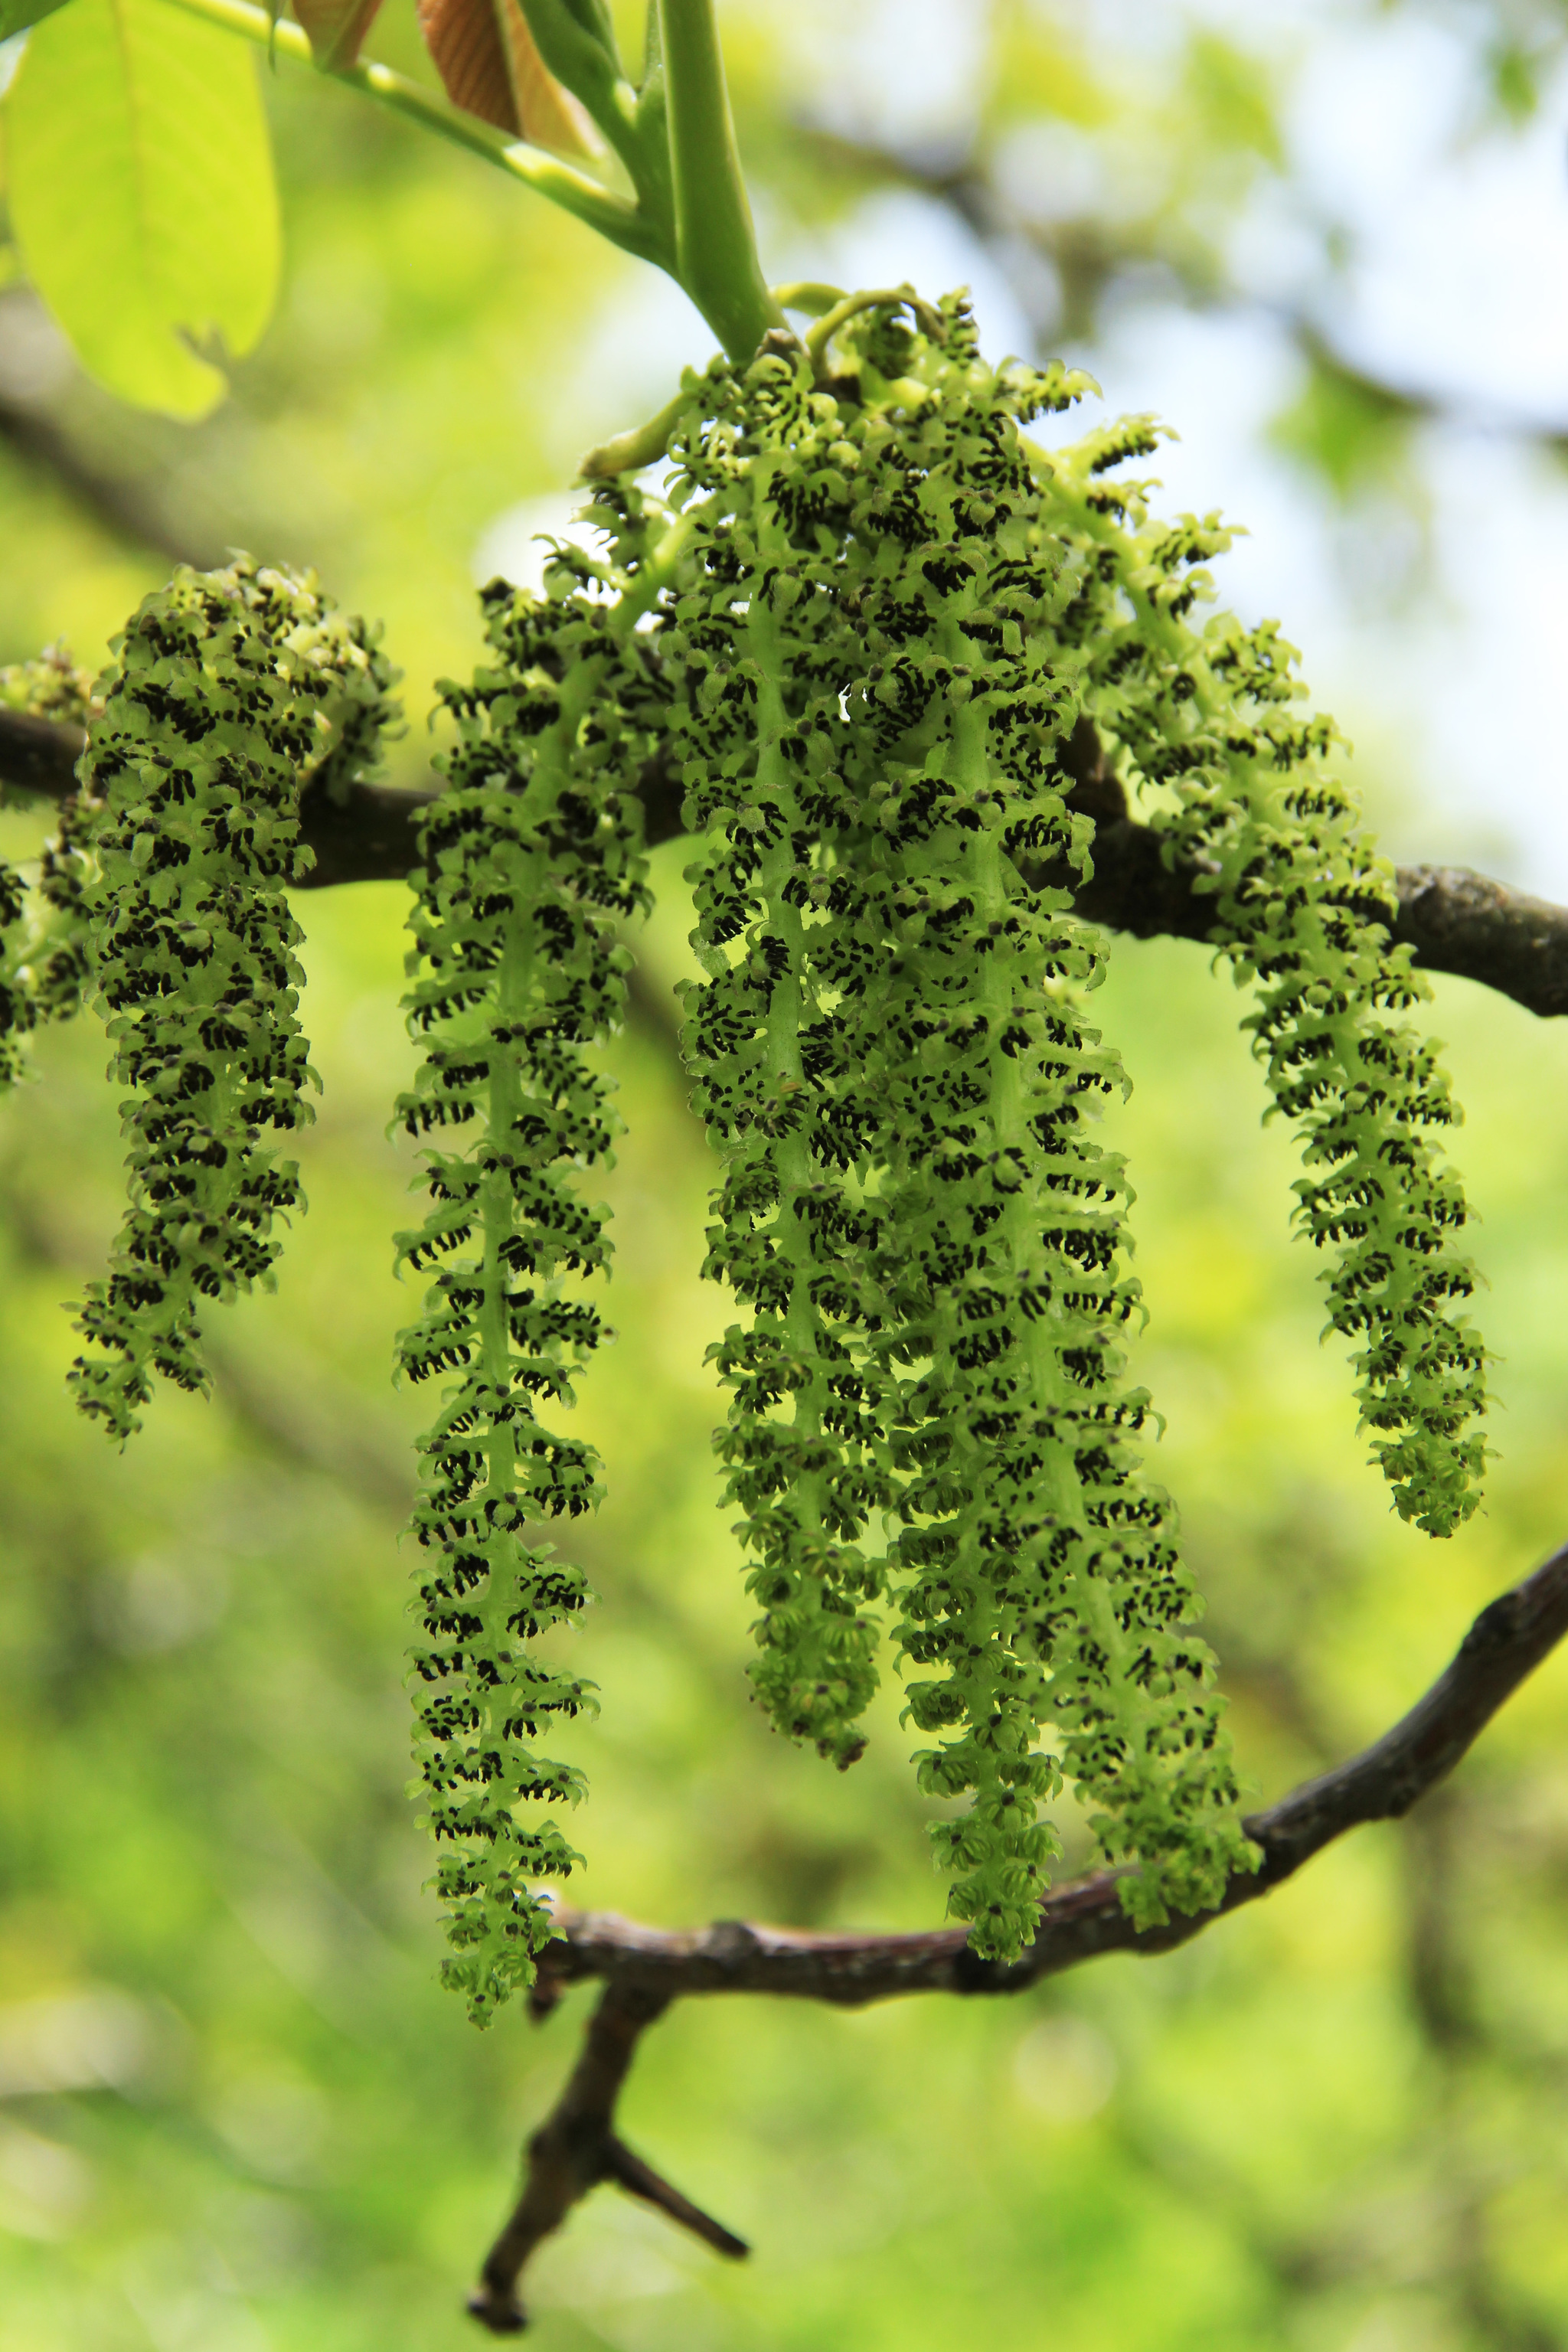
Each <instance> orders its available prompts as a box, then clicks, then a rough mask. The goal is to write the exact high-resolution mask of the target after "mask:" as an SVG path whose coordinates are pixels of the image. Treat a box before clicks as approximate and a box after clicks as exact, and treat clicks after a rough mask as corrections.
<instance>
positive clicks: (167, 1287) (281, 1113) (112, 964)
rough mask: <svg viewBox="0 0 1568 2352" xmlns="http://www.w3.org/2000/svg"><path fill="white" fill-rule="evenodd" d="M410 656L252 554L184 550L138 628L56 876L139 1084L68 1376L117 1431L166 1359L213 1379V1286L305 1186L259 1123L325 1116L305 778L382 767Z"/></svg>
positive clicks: (259, 1271) (345, 782)
mask: <svg viewBox="0 0 1568 2352" xmlns="http://www.w3.org/2000/svg"><path fill="white" fill-rule="evenodd" d="M392 677H393V674H392V672H391V671H390V670H389V668H388V667H387V665H386V663H385V661H384V658H383V656H381V654H380V653H379V652H378V651H377V650H376V648H375V646H374V643H373V642H372V641H371V640H369V639H368V638H367V636H366V635H365V632H364V631H363V627H362V626H361V625H360V624H358V623H357V622H350V621H346V620H344V619H342V617H341V616H340V615H338V614H335V613H333V612H332V611H331V608H330V607H329V606H328V605H327V604H326V603H325V601H324V600H323V599H322V597H321V595H320V594H319V593H318V592H317V590H316V588H315V585H314V583H313V582H311V581H310V580H309V579H300V578H296V577H295V576H293V575H292V574H289V573H287V572H276V571H268V570H265V569H258V567H257V566H256V565H255V564H253V563H252V562H250V561H249V560H248V559H247V558H240V559H238V560H237V562H234V563H233V564H231V565H230V566H229V567H228V568H227V570H226V571H223V572H191V571H188V570H184V569H182V570H181V571H179V572H176V574H175V576H174V581H173V583H171V585H170V586H169V587H168V588H166V589H164V590H161V591H160V592H159V593H157V594H155V595H152V596H149V597H148V598H146V600H145V601H144V602H143V604H142V607H141V609H140V611H139V612H138V613H137V614H136V615H135V617H134V618H133V619H132V622H131V623H130V625H129V626H128V628H127V630H126V633H125V636H124V639H123V641H122V644H121V651H120V656H119V661H118V664H117V666H116V667H115V670H114V672H113V674H112V675H111V677H110V680H109V682H108V685H107V690H106V692H105V694H104V698H103V707H102V711H101V715H100V717H99V718H98V719H96V720H95V722H94V723H93V725H92V727H91V729H90V731H89V748H88V751H87V754H86V756H85V758H84V760H83V761H82V765H81V771H80V773H81V791H80V795H79V801H78V803H77V810H76V814H75V818H74V824H75V828H76V834H77V836H78V837H79V840H80V841H81V842H82V843H83V844H84V847H83V848H82V849H81V850H80V851H79V853H78V854H77V856H75V857H74V858H73V861H72V862H73V864H75V865H77V866H79V867H85V869H86V870H85V872H83V871H77V872H75V873H73V874H71V875H68V876H66V877H62V887H73V888H75V889H76V890H77V891H78V893H79V907H80V909H81V911H82V914H83V916H84V918H85V919H86V921H87V923H88V924H89V926H90V930H91V987H92V991H93V993H94V995H95V996H96V998H97V1000H98V1003H99V1004H100V1008H101V1010H102V1012H103V1013H104V1016H105V1021H106V1024H107V1027H108V1031H109V1035H110V1039H111V1041H112V1044H113V1060H112V1062H111V1065H110V1073H111V1076H113V1077H114V1078H115V1079H117V1080H118V1081H119V1083H120V1084H121V1085H122V1086H124V1087H128V1088H129V1089H130V1092H129V1096H128V1098H127V1100H126V1101H125V1103H124V1105H123V1106H122V1124H123V1132H124V1135H125V1139H126V1143H127V1147H128V1149H127V1173H128V1179H129V1191H130V1205H129V1208H128V1210H127V1213H126V1217H125V1222H124V1223H123V1225H122V1227H121V1233H120V1236H119V1239H118V1241H117V1243H116V1244H115V1247H114V1250H113V1254H112V1257H111V1262H110V1274H109V1277H108V1279H107V1280H106V1281H103V1282H96V1283H93V1284H90V1285H89V1287H88V1292H87V1297H86V1299H85V1300H84V1302H83V1305H82V1307H81V1309H80V1314H79V1329H80V1331H81V1332H82V1334H83V1336H84V1338H85V1339H87V1341H88V1349H87V1352H85V1353H84V1354H83V1355H81V1356H79V1358H78V1359H77V1361H76V1364H75V1366H74V1368H73V1370H72V1374H71V1379H72V1383H73V1386H74V1388H75V1391H76V1394H77V1400H78V1402H79V1405H80V1406H81V1408H82V1410H83V1411H84V1412H87V1413H89V1414H92V1415H94V1416H96V1417H97V1418H99V1419H100V1420H101V1422H102V1423H103V1424H104V1426H105V1427H106V1429H107V1430H108V1431H109V1432H110V1434H112V1435H114V1436H116V1437H119V1438H121V1439H123V1438H125V1437H127V1436H128V1435H129V1434H130V1433H132V1431H133V1430H134V1429H135V1428H136V1427H137V1426H138V1419H137V1408H138V1407H139V1406H141V1405H142V1404H144V1403H145V1402H147V1400H148V1397H149V1395H150V1394H151V1382H152V1376H153V1373H154V1372H161V1373H163V1375H164V1377H165V1378H167V1379H169V1380H171V1381H174V1382H175V1383H176V1385H177V1386H179V1387H181V1388H184V1389H200V1388H203V1387H205V1378H206V1376H205V1369H204V1366H203V1361H202V1355H201V1334H200V1328H199V1325H198V1323H197V1319H196V1318H197V1306H198V1301H199V1300H203V1299H217V1300H222V1299H227V1298H232V1297H234V1296H235V1295H236V1294H237V1292H238V1291H241V1290H247V1289H248V1288H249V1287H250V1286H251V1285H252V1284H253V1283H255V1282H256V1281H257V1280H258V1279H261V1280H266V1279H268V1277H269V1275H270V1270H271V1267H272V1265H273V1262H274V1260H275V1259H276V1257H277V1255H278V1253H279V1248H280V1246H281V1241H280V1238H279V1234H278V1233H277V1230H276V1221H277V1219H278V1218H279V1216H280V1215H281V1214H283V1213H287V1212H288V1211H289V1210H291V1209H293V1208H295V1207H297V1206H299V1205H300V1179H299V1171H298V1168H297V1166H296V1165H295V1163H294V1162H293V1161H292V1160H285V1159H282V1158H281V1157H280V1156H279V1153H278V1151H277V1150H275V1149H273V1148H272V1146H271V1145H270V1144H269V1143H267V1142H264V1141H263V1137H264V1135H265V1134H266V1133H267V1132H268V1130H269V1129H273V1130H276V1129H282V1130H284V1131H288V1130H289V1129H294V1128H297V1127H300V1125H302V1124H304V1123H305V1122H306V1121H307V1120H308V1119H309V1118H310V1109H309V1107H308V1105H307V1103H306V1101H305V1089H306V1087H307V1086H308V1085H309V1084H310V1081H311V1078H312V1073H311V1072H310V1068H309V1062H308V1056H309V1048H308V1046H307V1045H306V1042H305V1039H304V1037H303V1035H302V1034H301V1032H300V1024H299V1020H298V1018H297V1008H298V1004H299V991H300V981H301V975H300V967H299V964H298V961H297V960H296V958H295V954H294V950H295V947H296V945H297V943H298V941H299V939H300V930H299V927H298V925H297V924H296V923H295V921H294V919H293V917H292V916H291V914H290V913H289V898H288V890H289V884H290V883H292V882H296V881H298V880H300V878H302V876H303V874H304V873H305V872H306V871H307V870H308V861H309V857H310V852H309V851H308V850H305V849H303V848H302V847H301V846H300V833H299V815H300V792H301V790H302V789H303V788H304V787H305V786H306V785H307V784H311V785H313V786H314V787H315V788H316V789H318V790H321V791H324V792H337V791H342V790H346V789H348V788H350V787H351V786H352V785H353V783H354V782H356V781H358V780H359V779H360V778H361V777H362V776H363V774H364V773H365V772H366V771H367V770H368V769H369V768H370V767H371V765H372V764H373V763H374V759H375V757H376V754H377V750H378V746H379V740H380V738H381V735H382V733H383V731H384V728H385V726H386V725H387V723H388V721H389V719H390V718H391V715H392V706H391V704H390V702H389V700H388V691H389V688H390V686H391V684H392Z"/></svg>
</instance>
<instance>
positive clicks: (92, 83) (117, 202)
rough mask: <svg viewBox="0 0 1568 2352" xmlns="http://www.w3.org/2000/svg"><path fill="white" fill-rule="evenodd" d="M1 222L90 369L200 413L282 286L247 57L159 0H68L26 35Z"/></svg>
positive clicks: (162, 402) (219, 391) (145, 404)
mask: <svg viewBox="0 0 1568 2352" xmlns="http://www.w3.org/2000/svg"><path fill="white" fill-rule="evenodd" d="M5 131H6V151H7V156H8V161H9V169H10V205H11V223H12V227H13V230H14V232H15V235H16V242H17V244H18V245H19V246H20V247H21V250H22V256H23V259H24V260H25V262H26V266H27V270H28V274H29V276H30V277H31V278H32V280H33V283H34V285H35V286H36V287H37V290H38V292H39V293H40V294H41V295H42V297H43V299H44V300H45V301H46V302H47V304H48V307H49V309H50V310H52V311H53V313H54V315H55V317H56V319H57V320H58V321H59V324H60V325H61V327H62V328H63V329H64V330H65V332H66V333H67V335H68V337H69V338H70V341H71V342H72V343H73V344H74V346H75V348H76V352H77V356H78V358H79V360H80V362H81V363H82V366H83V367H84V368H85V369H86V371H87V373H89V375H91V376H94V377H96V378H97V380H98V382H99V383H101V384H103V385H105V386H106V387H107V388H108V390H109V391H110V392H113V393H117V394H119V395H120V397H121V399H122V400H127V401H131V402H133V403H134V404H135V405H136V406H138V407H141V408H157V409H162V410H163V411H164V412H165V413H166V414H167V415H171V416H180V417H187V418H195V417H198V416H205V415H206V414H207V412H208V410H209V409H211V408H213V407H215V406H216V404H217V403H218V401H220V400H221V399H222V398H223V395H224V393H225V391H226V382H225V378H224V375H223V373H222V371H221V369H219V368H218V367H216V366H215V365H213V364H212V363H211V362H210V360H209V359H207V358H205V357H203V356H198V354H197V352H195V350H193V349H192V348H191V344H192V341H193V340H194V341H196V342H199V343H202V344H210V342H211V341H214V340H215V339H218V338H221V340H222V342H223V343H224V344H225V345H226V348H227V350H228V352H231V353H235V354H237V353H240V352H247V351H249V350H250V348H251V346H252V345H253V344H254V343H255V342H256V341H258V338H259V336H260V334H261V331H262V329H263V328H264V327H265V326H266V324H267V320H268V317H269V316H270V314H271V310H272V305H273V301H274V299H275V297H276V294H277V289H278V277H279V258H280V256H279V223H278V198H277V192H276V188H275V186H274V183H273V177H272V157H271V149H270V146H269V144H268V135H267V123H266V118H265V116H264V114H263V112H262V108H261V99H260V94H259V92H258V89H257V86H256V76H255V70H254V68H253V66H252V64H251V60H250V58H249V56H248V55H247V52H246V50H245V49H244V48H242V47H241V46H240V45H239V44H238V43H237V41H235V40H234V39H233V38H232V37H230V36H228V35H227V34H226V33H223V32H219V31H217V30H216V28H214V27H213V26H207V25H204V24H201V23H198V22H197V21H196V20H195V19H194V18H192V17H189V16H185V15H184V14H183V13H182V12H181V11H179V10H178V9H176V8H174V7H171V6H169V5H166V0H73V5H71V6H69V7H68V8H64V9H62V10H61V11H60V13H59V14H58V15H57V16H50V17H49V18H48V20H47V22H46V23H45V24H42V25H40V26H38V27H37V29H36V30H35V31H34V32H33V33H32V34H31V35H30V36H29V37H28V42H27V48H26V55H25V56H24V58H23V60H22V64H21V67H20V68H19V70H18V72H17V74H16V79H15V81H14V82H13V83H12V86H11V89H10V90H9V92H8V93H7V95H6V100H5Z"/></svg>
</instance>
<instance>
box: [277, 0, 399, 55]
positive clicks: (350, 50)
mask: <svg viewBox="0 0 1568 2352" xmlns="http://www.w3.org/2000/svg"><path fill="white" fill-rule="evenodd" d="M380 6H381V0H294V14H295V16H297V17H298V18H299V20H300V24H301V25H302V26H303V27H304V29H305V34H306V37H307V38H308V39H309V41H310V55H311V56H312V57H313V58H315V60H316V63H317V64H318V65H319V66H326V67H329V68H331V67H333V66H352V65H353V63H354V62H355V60H356V59H357V58H358V56H359V53H360V45H361V43H362V42H363V39H364V37H365V35H366V34H367V33H368V32H369V30H370V28H371V26H372V24H373V23H374V19H375V15H376V11H377V10H378V9H379V7H380Z"/></svg>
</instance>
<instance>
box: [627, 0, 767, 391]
mask: <svg viewBox="0 0 1568 2352" xmlns="http://www.w3.org/2000/svg"><path fill="white" fill-rule="evenodd" d="M658 14H659V23H660V26H661V28H662V32H663V50H664V76H665V88H666V93H667V104H668V113H669V154H670V165H671V172H672V176H673V180H674V190H675V253H676V275H677V277H679V280H680V282H681V284H682V285H683V286H684V287H685V289H686V290H687V292H688V293H689V295H690V297H691V299H692V300H693V301H694V302H695V303H696V305H697V307H698V309H699V310H700V311H701V313H702V315H703V317H704V318H705V319H706V320H707V321H708V323H709V325H710V327H711V328H712V329H713V330H714V331H715V333H716V334H717V335H718V337H719V339H720V341H721V342H722V344H723V346H724V349H725V350H726V351H727V352H729V354H730V357H731V359H732V360H737V361H742V362H744V361H746V360H749V359H750V358H751V356H752V352H754V351H755V350H756V348H757V346H758V344H759V343H760V342H761V341H762V340H763V336H764V335H765V334H766V333H767V331H768V330H769V328H770V327H782V326H783V325H784V312H783V311H782V310H780V309H779V306H778V304H777V303H776V302H775V301H774V299H773V296H772V294H771V293H770V292H769V291H768V287H767V281H766V280H765V279H764V278H763V272H762V265H761V263H760V262H759V261H758V259H757V241H756V235H755V232H754V231H753V229H752V207H751V205H750V204H749V203H748V201H747V198H746V184H745V181H744V180H743V179H742V175H741V162H740V157H739V154H738V153H737V152H736V147H735V126H734V123H733V121H732V120H731V114H730V94H729V91H728V89H726V87H725V82H724V60H723V57H722V54H721V50H720V47H719V27H718V25H717V23H716V22H715V19H714V14H713V0H658Z"/></svg>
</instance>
